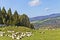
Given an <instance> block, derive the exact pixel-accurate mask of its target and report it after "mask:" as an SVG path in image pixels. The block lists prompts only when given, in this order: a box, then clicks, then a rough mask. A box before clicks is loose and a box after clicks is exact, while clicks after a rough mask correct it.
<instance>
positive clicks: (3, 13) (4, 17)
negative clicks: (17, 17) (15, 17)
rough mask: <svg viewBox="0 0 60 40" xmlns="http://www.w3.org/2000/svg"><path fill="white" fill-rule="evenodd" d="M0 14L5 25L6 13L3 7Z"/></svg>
mask: <svg viewBox="0 0 60 40" xmlns="http://www.w3.org/2000/svg"><path fill="white" fill-rule="evenodd" d="M1 12H2V19H3V23H4V24H5V23H6V17H7V13H6V10H5V8H4V7H3V8H2V11H1Z"/></svg>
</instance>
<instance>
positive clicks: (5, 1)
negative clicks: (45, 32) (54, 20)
mask: <svg viewBox="0 0 60 40" xmlns="http://www.w3.org/2000/svg"><path fill="white" fill-rule="evenodd" d="M3 6H4V7H5V9H6V10H8V9H9V8H11V10H12V12H14V11H15V10H17V11H18V13H19V14H20V15H21V14H26V15H28V16H29V17H30V18H31V17H36V16H44V15H50V14H53V13H60V0H0V7H1V8H2V7H3Z"/></svg>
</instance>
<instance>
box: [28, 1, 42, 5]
mask: <svg viewBox="0 0 60 40" xmlns="http://www.w3.org/2000/svg"><path fill="white" fill-rule="evenodd" d="M28 4H29V5H30V6H38V5H40V4H41V1H40V0H31V1H30V2H28Z"/></svg>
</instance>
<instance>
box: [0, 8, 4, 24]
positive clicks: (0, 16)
mask: <svg viewBox="0 0 60 40" xmlns="http://www.w3.org/2000/svg"><path fill="white" fill-rule="evenodd" d="M2 23H3V21H2V13H1V8H0V24H2Z"/></svg>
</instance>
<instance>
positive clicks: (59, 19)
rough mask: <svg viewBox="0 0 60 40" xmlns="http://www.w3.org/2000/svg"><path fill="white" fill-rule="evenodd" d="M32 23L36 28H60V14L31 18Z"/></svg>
mask: <svg viewBox="0 0 60 40" xmlns="http://www.w3.org/2000/svg"><path fill="white" fill-rule="evenodd" d="M30 21H31V23H33V24H34V26H35V28H41V27H50V28H60V13H56V14H51V15H46V16H38V17H34V18H30Z"/></svg>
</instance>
